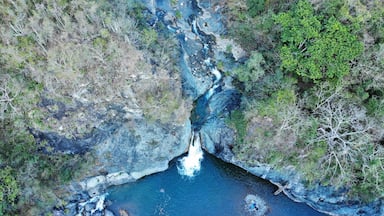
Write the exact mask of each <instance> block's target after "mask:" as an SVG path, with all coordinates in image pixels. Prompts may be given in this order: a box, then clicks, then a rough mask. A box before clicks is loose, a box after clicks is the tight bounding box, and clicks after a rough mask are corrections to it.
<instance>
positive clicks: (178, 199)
mask: <svg viewBox="0 0 384 216" xmlns="http://www.w3.org/2000/svg"><path fill="white" fill-rule="evenodd" d="M204 157H205V158H204V161H203V162H202V167H201V170H200V172H199V174H198V175H197V176H195V177H194V178H193V179H188V178H186V177H182V176H180V175H179V174H178V172H177V167H176V164H175V162H172V163H171V165H170V168H169V169H168V170H167V171H165V172H161V173H157V174H154V175H151V176H147V177H145V178H143V179H141V180H139V181H137V182H134V183H130V184H126V185H122V186H117V187H113V188H111V189H109V191H108V192H109V196H108V199H109V200H111V201H112V202H113V204H112V205H111V206H109V209H110V210H112V211H113V212H114V213H115V214H116V215H119V214H118V211H119V209H125V210H127V212H129V215H130V216H146V215H169V216H189V215H191V216H192V215H193V216H202V215H204V216H205V215H207V216H216V215H217V216H236V215H250V214H249V213H247V212H246V211H245V208H244V205H245V202H244V198H245V196H246V195H247V194H257V195H259V196H260V197H261V198H262V199H264V201H266V202H267V204H268V206H269V208H270V210H269V213H268V214H267V215H270V216H307V215H308V216H317V215H324V214H322V213H319V212H316V211H315V210H313V209H312V208H310V207H309V206H307V205H305V204H303V203H295V202H293V201H291V200H290V199H288V198H287V197H286V196H285V195H283V194H282V193H281V194H279V195H277V196H275V195H273V192H274V191H275V190H276V189H277V188H276V187H275V186H274V185H272V184H270V183H268V182H266V181H264V180H262V179H260V178H257V177H255V176H253V175H251V174H249V173H247V172H246V171H244V170H242V169H240V168H238V167H235V166H233V165H230V164H227V163H224V162H222V161H220V160H218V159H216V158H214V157H212V156H210V155H208V154H207V153H205V154H204Z"/></svg>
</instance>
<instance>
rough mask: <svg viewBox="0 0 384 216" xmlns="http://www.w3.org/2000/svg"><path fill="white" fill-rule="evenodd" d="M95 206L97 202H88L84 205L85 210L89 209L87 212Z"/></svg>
mask: <svg viewBox="0 0 384 216" xmlns="http://www.w3.org/2000/svg"><path fill="white" fill-rule="evenodd" d="M95 208H96V204H95V203H87V204H86V205H85V206H84V210H85V211H87V212H90V211H92V210H93V209H95Z"/></svg>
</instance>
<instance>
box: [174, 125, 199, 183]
mask: <svg viewBox="0 0 384 216" xmlns="http://www.w3.org/2000/svg"><path fill="white" fill-rule="evenodd" d="M202 160H203V150H201V143H200V136H199V134H195V133H194V132H192V136H191V142H190V143H189V149H188V155H187V156H185V157H183V158H181V159H180V160H179V162H180V164H179V166H177V170H178V171H179V174H180V175H183V176H187V177H193V176H195V175H196V174H197V173H198V172H199V171H200V166H201V161H202Z"/></svg>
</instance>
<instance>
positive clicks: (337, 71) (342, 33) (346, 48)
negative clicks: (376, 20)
mask: <svg viewBox="0 0 384 216" xmlns="http://www.w3.org/2000/svg"><path fill="white" fill-rule="evenodd" d="M275 22H276V23H277V24H280V25H281V28H282V29H281V36H280V38H281V42H282V46H281V49H280V58H281V61H282V64H281V67H282V68H283V69H284V70H286V71H288V72H293V73H295V74H297V75H299V76H301V77H305V78H309V79H311V80H313V81H318V80H321V79H333V78H342V77H343V76H345V75H347V74H348V73H349V71H350V61H352V60H353V59H355V58H356V57H357V56H358V55H360V54H361V53H362V51H363V45H362V43H361V42H360V41H359V40H358V38H357V37H356V36H355V35H353V34H351V28H350V27H349V26H347V25H344V24H342V23H341V22H339V21H338V20H337V19H336V18H334V17H329V18H322V17H320V16H317V15H316V14H315V11H314V9H313V7H312V5H311V4H310V3H309V2H308V1H306V0H301V1H299V2H298V3H297V4H296V5H295V6H294V8H293V9H292V10H290V11H288V12H284V13H279V14H278V15H277V16H276V17H275Z"/></svg>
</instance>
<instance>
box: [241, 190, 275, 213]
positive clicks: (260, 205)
mask: <svg viewBox="0 0 384 216" xmlns="http://www.w3.org/2000/svg"><path fill="white" fill-rule="evenodd" d="M244 201H245V206H244V208H245V210H246V211H247V212H248V213H250V215H254V216H264V215H266V214H267V212H268V211H269V208H268V206H267V203H266V202H265V201H264V200H263V199H262V198H260V197H259V196H257V195H255V194H248V195H247V196H246V197H245V198H244Z"/></svg>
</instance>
